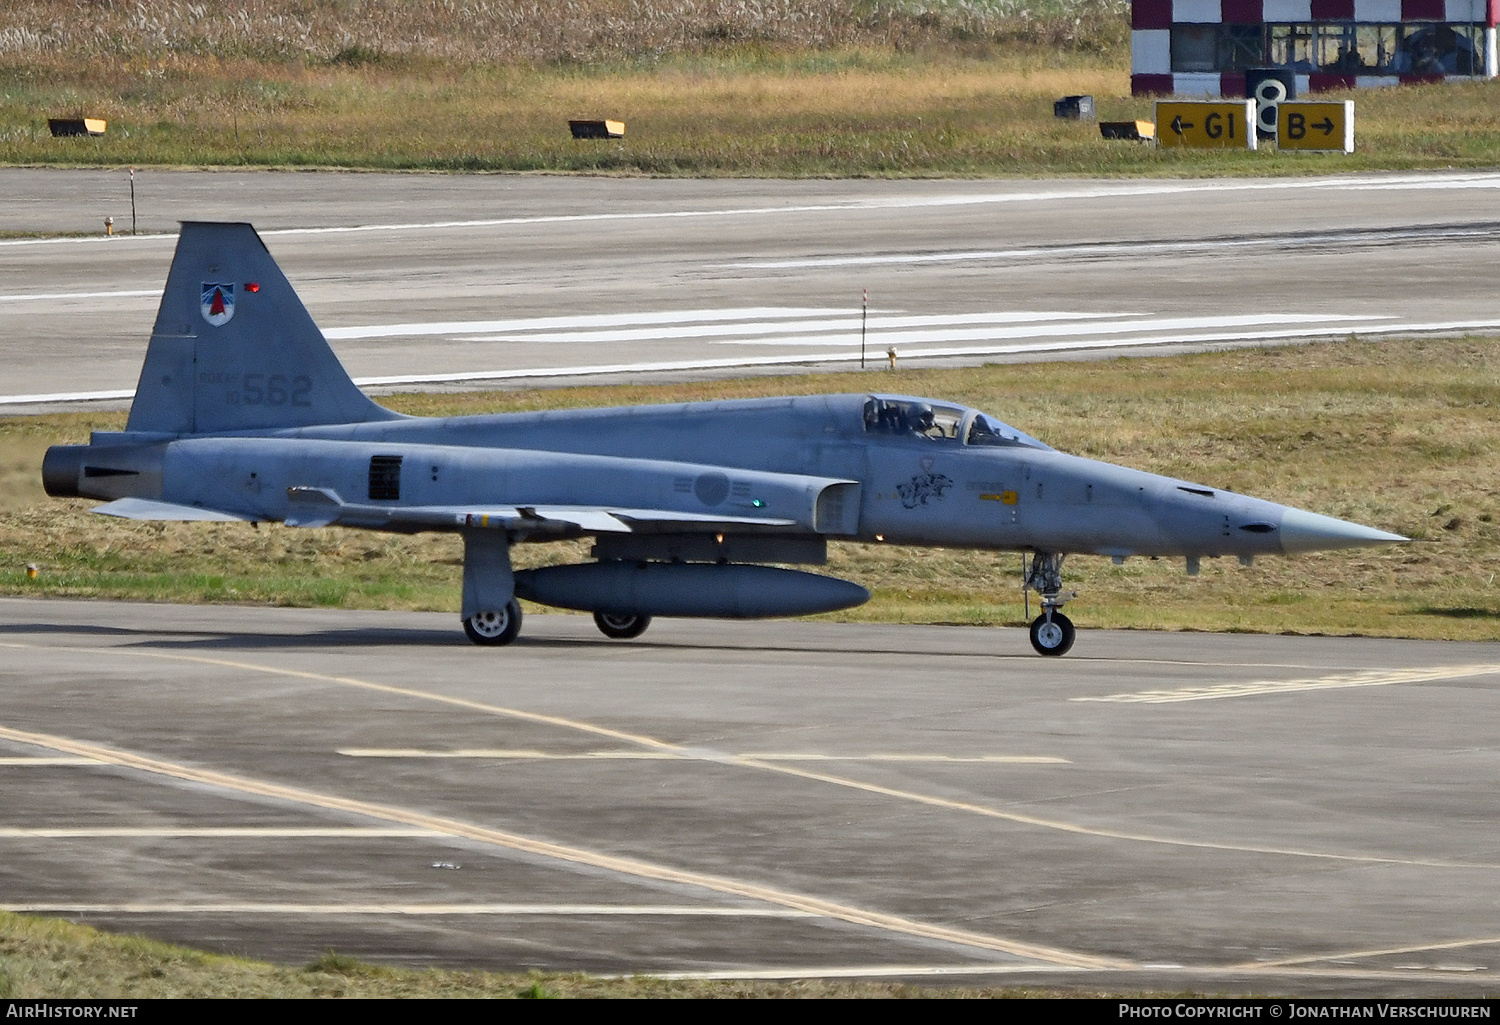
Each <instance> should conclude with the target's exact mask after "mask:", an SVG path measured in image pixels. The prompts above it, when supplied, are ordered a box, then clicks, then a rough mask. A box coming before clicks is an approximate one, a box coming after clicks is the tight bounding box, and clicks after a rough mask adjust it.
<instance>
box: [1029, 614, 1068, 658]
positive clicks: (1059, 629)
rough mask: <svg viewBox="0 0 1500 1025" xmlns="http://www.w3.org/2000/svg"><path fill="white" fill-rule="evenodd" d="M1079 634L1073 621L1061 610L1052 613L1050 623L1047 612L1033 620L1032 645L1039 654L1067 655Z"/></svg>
mask: <svg viewBox="0 0 1500 1025" xmlns="http://www.w3.org/2000/svg"><path fill="white" fill-rule="evenodd" d="M1077 634H1078V631H1077V630H1075V629H1073V621H1072V620H1071V619H1069V618H1068V617H1067V616H1065V615H1063V614H1062V613H1061V612H1054V613H1052V622H1051V623H1050V624H1049V623H1048V622H1047V616H1046V614H1045V613H1044V614H1042V615H1040V616H1037V617H1036V619H1034V620H1032V622H1031V646H1032V647H1033V648H1035V649H1036V653H1037V654H1038V655H1054V656H1055V655H1066V654H1067V653H1068V649H1069V648H1071V647H1072V646H1073V640H1074V638H1075V637H1076V636H1077Z"/></svg>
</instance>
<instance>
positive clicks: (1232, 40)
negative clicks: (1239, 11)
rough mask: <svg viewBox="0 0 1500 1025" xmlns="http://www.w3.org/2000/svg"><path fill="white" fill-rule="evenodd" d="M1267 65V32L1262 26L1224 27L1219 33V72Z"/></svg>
mask: <svg viewBox="0 0 1500 1025" xmlns="http://www.w3.org/2000/svg"><path fill="white" fill-rule="evenodd" d="M1265 63H1266V32H1265V28H1264V27H1263V26H1260V25H1223V26H1221V27H1220V32H1219V70H1221V71H1244V70H1245V69H1246V68H1258V67H1261V66H1263V65H1264V64H1265Z"/></svg>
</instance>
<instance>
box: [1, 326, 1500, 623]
mask: <svg viewBox="0 0 1500 1025" xmlns="http://www.w3.org/2000/svg"><path fill="white" fill-rule="evenodd" d="M1497 353H1500V350H1497V348H1496V346H1495V345H1494V343H1493V342H1491V341H1488V340H1481V339H1448V340H1438V341H1432V340H1416V341H1410V340H1409V341H1390V342H1362V341H1357V340H1350V341H1343V342H1335V343H1328V344H1320V345H1307V346H1293V347H1283V348H1266V349H1247V350H1239V351H1235V352H1230V353H1216V354H1203V355H1195V356H1176V357H1164V358H1152V359H1118V360H1103V361H1093V362H1083V363H1073V362H1058V363H1040V364H1027V365H1005V366H987V367H981V368H965V369H956V370H899V371H895V372H891V371H876V372H871V373H869V374H866V375H861V376H854V375H850V374H829V375H804V376H786V377H780V376H778V377H771V378H744V379H735V380H726V381H718V382H696V383H679V384H667V385H652V386H645V385H639V386H617V387H607V388H604V387H592V388H565V389H529V390H518V391H504V392H473V393H467V394H426V395H399V396H393V397H391V398H389V399H387V400H385V401H386V403H387V404H388V405H390V406H392V407H393V408H396V409H399V410H401V411H402V412H406V413H413V414H418V415H426V416H442V415H458V414H469V413H480V412H504V411H520V410H531V409H542V408H570V407H571V408H576V407H584V406H606V405H625V404H633V403H650V402H678V401H687V400H693V399H703V398H737V397H752V396H765V395H778V394H815V393H819V392H840V391H843V392H847V391H852V390H855V389H857V388H860V387H868V388H871V389H877V390H881V391H892V392H901V393H909V394H918V395H930V396H934V397H942V398H946V399H950V400H956V401H959V402H963V403H966V404H968V405H973V406H977V407H979V408H980V409H984V410H986V411H988V412H991V413H993V414H995V415H997V416H999V417H1001V418H1002V419H1004V420H1007V421H1009V422H1011V423H1013V424H1015V425H1016V426H1018V427H1020V428H1022V429H1023V430H1028V431H1031V432H1032V433H1036V434H1038V435H1040V436H1041V437H1042V438H1043V440H1045V441H1047V442H1049V443H1050V444H1053V445H1055V446H1056V447H1058V448H1060V449H1062V450H1064V451H1067V452H1073V453H1076V454H1079V455H1086V456H1090V457H1093V458H1098V459H1103V460H1107V461H1109V462H1114V463H1120V464H1123V465H1127V466H1133V467H1137V468H1139V469H1143V470H1148V471H1151V472H1155V473H1163V474H1169V475H1172V476H1177V477H1184V478H1187V479H1189V480H1196V481H1201V482H1203V483H1206V484H1209V485H1212V486H1215V487H1221V488H1228V489H1231V490H1234V491H1239V492H1242V493H1246V494H1251V495H1256V496H1258V497H1262V498H1267V499H1270V500H1272V501H1277V502H1283V503H1286V504H1288V505H1293V506H1297V507H1300V508H1304V509H1310V510H1313V511H1315V512H1320V513H1325V514H1328V515H1331V516H1337V517H1340V518H1344V519H1351V520H1355V521H1357V522H1361V523H1367V524H1370V525H1372V526H1377V527H1380V528H1382V529H1386V530H1392V531H1396V532H1398V533H1402V534H1406V535H1407V536H1410V537H1413V538H1416V539H1418V540H1417V542H1416V543H1413V544H1410V545H1399V546H1390V547H1384V548H1371V549H1354V550H1351V551H1345V552H1328V553H1319V554H1312V555H1306V556H1301V557H1297V558H1272V557H1267V558H1261V559H1259V560H1257V561H1256V563H1255V564H1254V565H1253V566H1251V567H1248V568H1245V567H1241V566H1239V565H1238V563H1237V562H1236V561H1235V560H1233V559H1216V560H1205V561H1204V563H1203V571H1202V573H1201V575H1200V576H1198V577H1196V578H1190V577H1187V576H1186V575H1185V573H1184V570H1183V566H1182V563H1181V561H1180V560H1166V559H1164V560H1160V561H1156V560H1150V559H1132V560H1130V561H1129V562H1127V563H1126V564H1125V565H1123V566H1114V565H1112V564H1111V563H1110V562H1109V561H1108V560H1107V559H1103V558H1095V557H1088V556H1074V557H1072V558H1070V559H1069V561H1068V563H1067V567H1066V569H1067V583H1068V586H1069V588H1070V589H1071V588H1076V589H1077V590H1078V591H1079V592H1080V594H1081V597H1080V599H1079V601H1078V602H1077V603H1076V604H1075V605H1072V606H1070V607H1069V613H1070V614H1073V615H1074V617H1075V618H1076V619H1077V620H1078V621H1079V622H1080V623H1081V624H1084V625H1086V626H1095V627H1100V626H1103V627H1124V628H1132V629H1165V630H1235V631H1252V632H1266V633H1280V632H1295V633H1310V634H1312V633H1321V634H1367V635H1380V636H1392V637H1423V638H1446V639H1466V640H1496V639H1500V587H1497V579H1500V578H1497V574H1496V570H1495V568H1494V567H1496V566H1497V565H1500V484H1497V483H1496V482H1497V481H1500V430H1497V426H1500V424H1497V421H1500V355H1497ZM123 420H124V415H123V414H57V415H52V416H44V417H13V418H10V419H6V420H0V593H5V594H17V595H23V594H24V595H38V596H55V597H84V598H114V599H135V600H152V601H178V602H216V603H247V604H248V603H259V604H276V605H290V606H307V607H334V608H371V609H409V610H440V611H453V610H456V609H457V607H458V599H459V585H460V579H461V574H462V569H461V567H462V561H461V560H462V549H461V546H460V545H459V543H458V541H457V539H456V538H455V537H454V536H452V535H447V534H429V535H418V536H415V537H408V536H402V535H383V534H377V533H373V532H365V531H354V530H342V529H338V528H324V529H314V530H299V529H295V528H289V527H285V526H281V525H278V524H261V525H260V527H259V529H255V528H252V527H251V526H250V525H249V524H242V523H224V524H217V523H170V524H169V523H141V522H134V521H121V520H114V519H109V518H106V517H102V516H95V515H92V514H90V513H89V512H88V509H89V508H91V507H92V506H93V505H95V504H97V503H94V502H91V501H87V500H77V499H71V500H56V499H49V498H47V497H46V496H45V495H43V494H42V491H41V485H40V465H41V458H42V453H43V452H44V451H45V449H46V446H47V445H48V444H53V443H59V442H80V441H83V440H85V439H86V438H87V435H88V431H89V430H90V429H94V428H106V427H111V426H113V427H116V428H117V427H119V426H120V425H121V424H122V423H123ZM587 550H588V543H587V542H567V543H550V544H527V545H521V546H518V547H517V549H516V551H515V556H516V564H517V566H518V567H523V568H524V567H530V566H538V565H548V564H555V563H561V562H577V561H581V560H584V559H586V558H587ZM28 563H34V564H36V565H38V567H39V568H40V572H39V576H38V578H37V579H35V580H32V579H29V578H28V577H27V576H26V574H25V567H26V565H27V564H28ZM829 563H830V564H829V566H828V567H827V571H828V572H830V573H833V574H836V575H840V576H846V577H848V578H849V579H853V580H856V581H859V582H860V583H862V584H864V585H865V586H867V587H869V588H870V589H871V590H872V591H873V592H874V598H873V600H872V601H871V602H870V603H869V604H867V605H864V606H862V607H860V608H857V609H851V610H848V611H846V612H843V613H838V614H835V615H833V616H830V617H827V618H831V619H839V620H851V621H864V622H891V623H959V624H973V625H1001V624H1004V625H1018V624H1020V623H1021V622H1022V619H1023V615H1022V599H1021V591H1020V585H1019V575H1020V574H1019V569H1020V566H1019V563H1020V557H1019V555H1017V554H1015V553H1006V552H999V553H996V552H984V551H944V550H929V549H916V548H900V547H895V546H891V545H879V544H855V543H845V542H835V543H833V544H832V545H831V546H830V557H829ZM1033 608H1034V606H1033ZM528 611H532V612H537V611H541V610H540V609H529V610H528Z"/></svg>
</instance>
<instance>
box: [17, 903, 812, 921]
mask: <svg viewBox="0 0 1500 1025" xmlns="http://www.w3.org/2000/svg"><path fill="white" fill-rule="evenodd" d="M0 911H10V912H13V913H15V914H18V915H67V914H72V915H493V916H503V917H522V916H531V917H534V916H539V915H557V916H576V915H585V916H588V917H596V916H605V915H632V916H648V915H670V916H674V917H682V918H822V917H824V916H822V915H816V914H813V913H812V912H810V911H799V910H796V909H795V908H776V907H761V908H742V907H694V906H692V905H667V904H634V905H630V904H290V903H276V902H264V903H245V902H227V901H226V902H213V903H146V902H141V903H128V904H66V903H47V904H0Z"/></svg>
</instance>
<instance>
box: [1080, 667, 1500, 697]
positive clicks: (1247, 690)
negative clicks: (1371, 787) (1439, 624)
mask: <svg viewBox="0 0 1500 1025" xmlns="http://www.w3.org/2000/svg"><path fill="white" fill-rule="evenodd" d="M1494 673H1500V665H1494V664H1489V663H1482V664H1477V665H1460V666H1432V667H1429V668H1426V669H1372V670H1369V671H1367V672H1363V673H1339V674H1336V675H1333V676H1314V677H1309V678H1306V679H1301V680H1256V681H1254V682H1252V683H1219V684H1214V685H1213V686H1211V687H1178V688H1174V689H1172V690H1143V691H1136V692H1135V693H1132V694H1106V695H1102V696H1100V697H1084V698H1069V699H1068V700H1069V701H1109V702H1116V703H1121V704H1144V705H1165V704H1172V703H1174V702H1178V701H1210V700H1213V699H1215V698H1245V697H1252V696H1254V695H1257V694H1292V693H1296V692H1298V691H1309V690H1340V689H1343V688H1348V687H1386V686H1390V685H1391V684H1397V683H1429V682H1431V681H1433V680H1460V679H1463V678H1464V677H1467V676H1489V675H1492V674H1494Z"/></svg>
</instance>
